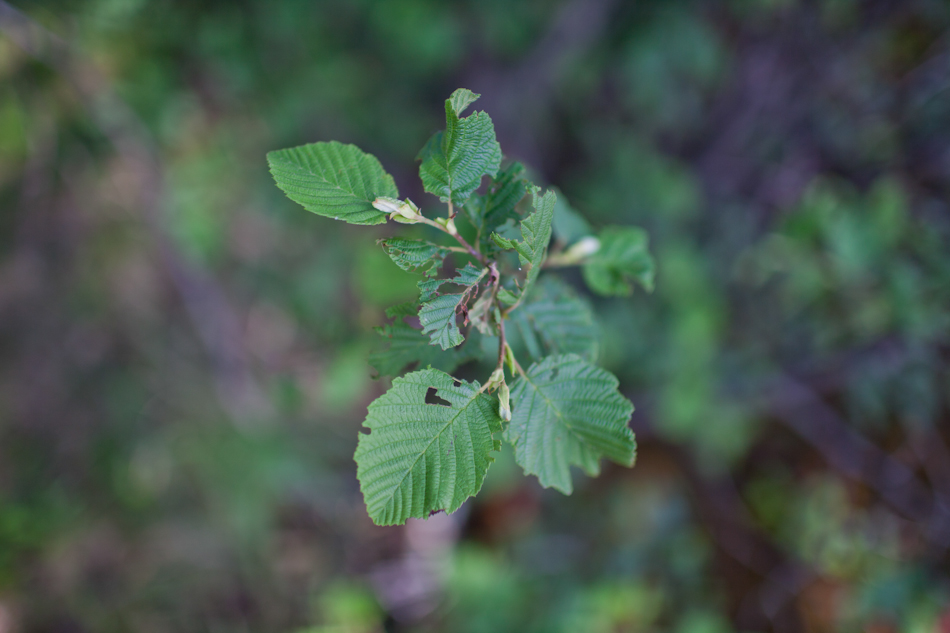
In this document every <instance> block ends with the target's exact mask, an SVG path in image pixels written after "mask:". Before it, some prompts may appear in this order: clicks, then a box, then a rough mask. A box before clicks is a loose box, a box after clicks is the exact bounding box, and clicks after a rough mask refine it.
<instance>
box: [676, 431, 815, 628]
mask: <svg viewBox="0 0 950 633" xmlns="http://www.w3.org/2000/svg"><path fill="white" fill-rule="evenodd" d="M663 444H664V448H665V449H666V450H667V451H669V452H670V453H671V454H672V455H673V456H674V458H675V459H676V462H677V464H678V466H679V468H680V469H681V470H682V472H683V473H684V474H685V475H686V478H687V479H688V480H689V482H690V486H691V487H692V489H693V490H694V503H695V505H696V507H697V509H698V512H699V515H700V517H701V519H702V521H703V523H704V524H705V525H706V526H707V529H708V530H709V535H710V537H712V539H713V541H714V542H715V543H716V545H717V546H718V547H719V549H720V550H721V551H722V552H723V553H725V554H726V555H728V556H729V557H731V558H732V559H733V560H735V561H736V562H738V563H739V564H741V565H742V566H743V567H745V568H746V569H748V570H750V571H751V572H753V573H754V574H756V575H757V576H760V577H761V578H762V582H761V583H760V585H759V588H758V591H756V592H750V593H748V594H747V595H746V597H745V599H744V600H743V602H742V604H740V613H739V615H740V616H741V618H742V620H743V622H742V624H743V625H744V626H746V627H749V628H752V629H756V628H759V627H760V626H761V625H763V624H764V623H763V622H760V621H754V620H756V619H759V618H761V616H764V617H765V618H766V619H767V620H768V621H769V622H770V623H771V624H772V628H773V630H775V631H798V630H800V629H801V623H800V622H799V621H798V615H797V614H796V613H795V611H794V610H793V609H791V608H790V607H791V604H792V603H793V601H794V600H795V598H796V596H797V595H798V594H799V593H800V591H801V589H802V588H803V587H804V586H805V585H807V584H808V582H810V581H811V580H812V579H813V578H814V577H815V574H814V572H813V571H812V570H811V569H809V568H808V566H806V565H805V564H804V563H801V562H800V561H797V560H794V559H790V558H788V557H787V555H786V554H784V553H783V552H782V550H781V549H780V548H779V547H777V546H776V545H775V544H774V543H773V542H772V541H771V539H770V538H769V537H768V536H767V535H766V534H764V533H762V531H761V530H759V529H757V528H756V527H755V526H754V525H753V523H752V519H751V517H750V516H749V513H748V511H747V510H746V507H745V503H744V502H743V499H742V497H741V495H740V494H739V491H738V490H737V489H736V486H735V483H734V482H733V481H732V479H731V478H730V477H729V476H728V475H722V476H710V475H707V474H704V473H701V472H700V471H699V470H698V469H697V468H696V465H695V460H694V459H693V458H692V456H691V455H690V454H689V453H688V452H686V451H684V450H683V449H681V448H678V447H676V446H674V445H671V444H667V443H666V442H663ZM756 612H758V613H756ZM759 614H761V615H759ZM757 616H758V618H757Z"/></svg>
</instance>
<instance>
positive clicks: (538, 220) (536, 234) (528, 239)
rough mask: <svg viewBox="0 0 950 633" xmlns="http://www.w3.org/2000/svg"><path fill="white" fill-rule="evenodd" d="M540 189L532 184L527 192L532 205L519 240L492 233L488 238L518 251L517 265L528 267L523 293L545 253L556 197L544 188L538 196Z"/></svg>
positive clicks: (535, 275)
mask: <svg viewBox="0 0 950 633" xmlns="http://www.w3.org/2000/svg"><path fill="white" fill-rule="evenodd" d="M539 191H540V189H539V188H538V187H535V188H534V189H533V190H532V192H531V204H532V206H533V207H534V212H532V213H531V214H530V215H529V216H528V217H526V218H525V219H524V221H523V222H522V223H521V241H520V242H517V241H515V240H510V239H507V238H504V237H501V236H500V235H498V234H497V233H492V236H491V238H492V241H494V242H495V244H497V245H498V246H500V247H501V248H504V249H506V250H514V251H515V252H517V253H518V259H519V260H520V261H521V265H522V266H525V267H527V268H528V275H527V277H526V278H525V283H524V288H523V289H522V291H521V293H522V295H524V293H526V292H527V291H528V290H529V289H530V288H531V285H532V284H533V283H534V280H535V279H537V278H538V274H540V272H541V264H542V263H543V262H544V257H545V255H546V253H547V249H548V243H550V241H551V223H552V221H553V220H554V204H555V202H556V201H557V196H556V195H555V194H554V192H553V191H547V192H546V193H545V194H544V195H543V196H540V195H538V192H539Z"/></svg>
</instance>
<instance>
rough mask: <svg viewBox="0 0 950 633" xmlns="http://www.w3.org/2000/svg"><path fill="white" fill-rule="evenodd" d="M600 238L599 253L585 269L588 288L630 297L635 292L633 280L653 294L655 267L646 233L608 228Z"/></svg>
mask: <svg viewBox="0 0 950 633" xmlns="http://www.w3.org/2000/svg"><path fill="white" fill-rule="evenodd" d="M598 237H599V239H600V250H598V251H597V252H596V253H594V255H592V256H591V258H590V259H589V260H588V261H587V263H586V264H584V267H583V273H584V281H585V282H587V286H588V287H589V288H590V289H591V290H593V291H594V292H596V293H597V294H601V295H606V296H628V295H630V294H631V293H632V292H633V286H632V285H631V281H636V282H637V283H638V284H640V286H642V287H643V289H644V290H646V291H647V292H653V278H654V274H655V266H654V263H653V257H651V256H650V250H649V240H648V238H647V233H646V231H644V230H643V229H638V228H636V227H632V226H630V227H624V226H609V227H606V228H604V230H603V231H601V232H600V235H599V236H598Z"/></svg>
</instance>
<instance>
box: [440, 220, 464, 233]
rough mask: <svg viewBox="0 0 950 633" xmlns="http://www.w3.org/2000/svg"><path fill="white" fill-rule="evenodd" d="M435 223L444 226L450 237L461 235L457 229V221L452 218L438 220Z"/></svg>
mask: <svg viewBox="0 0 950 633" xmlns="http://www.w3.org/2000/svg"><path fill="white" fill-rule="evenodd" d="M435 223H436V224H440V225H442V226H444V227H445V230H446V232H447V233H448V234H449V235H458V234H459V232H458V229H457V228H455V221H454V220H453V219H452V218H436V219H435Z"/></svg>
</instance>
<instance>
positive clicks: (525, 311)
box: [508, 274, 600, 362]
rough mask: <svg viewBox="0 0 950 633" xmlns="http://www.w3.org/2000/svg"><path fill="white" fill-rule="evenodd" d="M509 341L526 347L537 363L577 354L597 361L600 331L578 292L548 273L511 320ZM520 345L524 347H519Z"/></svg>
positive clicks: (588, 307) (513, 344)
mask: <svg viewBox="0 0 950 633" xmlns="http://www.w3.org/2000/svg"><path fill="white" fill-rule="evenodd" d="M509 322H510V324H511V325H509V328H508V331H509V339H510V340H509V342H510V343H511V345H512V346H513V347H514V348H515V350H516V351H517V350H518V347H520V346H523V347H524V349H526V350H527V352H528V354H530V355H531V357H532V358H533V359H534V360H540V359H541V358H543V357H545V356H548V355H550V354H577V355H578V356H580V357H581V358H583V359H585V360H587V361H590V362H594V361H596V360H597V355H598V352H599V351H600V331H599V330H598V328H597V323H596V320H595V318H594V313H593V312H592V311H591V308H590V305H589V304H588V303H587V302H586V301H585V300H584V299H582V298H581V297H579V296H577V294H576V293H575V292H574V289H573V288H571V287H570V286H569V285H567V284H566V283H564V282H563V281H561V280H560V279H558V278H557V277H555V276H553V275H550V274H547V275H545V276H544V277H541V279H539V280H538V283H537V284H536V285H535V287H534V290H533V291H532V292H531V295H530V296H529V297H528V298H527V301H525V303H523V304H522V305H521V307H520V308H518V309H517V310H515V311H514V312H512V313H511V316H510V317H509ZM519 344H520V345H519Z"/></svg>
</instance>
